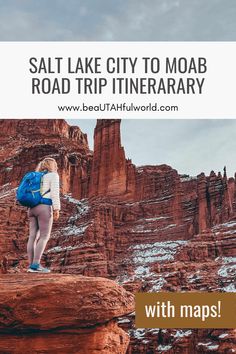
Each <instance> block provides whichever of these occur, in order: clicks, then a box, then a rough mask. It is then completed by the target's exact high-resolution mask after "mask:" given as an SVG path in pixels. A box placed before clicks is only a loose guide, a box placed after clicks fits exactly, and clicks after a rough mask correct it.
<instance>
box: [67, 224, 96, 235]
mask: <svg viewBox="0 0 236 354" xmlns="http://www.w3.org/2000/svg"><path fill="white" fill-rule="evenodd" d="M89 225H91V223H90V222H89V223H87V224H83V225H79V226H76V225H69V226H66V227H64V228H63V229H61V232H62V235H63V236H82V235H83V234H84V232H85V230H86V229H87V228H88V227H89Z"/></svg>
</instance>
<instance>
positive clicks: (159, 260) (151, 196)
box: [0, 120, 236, 354]
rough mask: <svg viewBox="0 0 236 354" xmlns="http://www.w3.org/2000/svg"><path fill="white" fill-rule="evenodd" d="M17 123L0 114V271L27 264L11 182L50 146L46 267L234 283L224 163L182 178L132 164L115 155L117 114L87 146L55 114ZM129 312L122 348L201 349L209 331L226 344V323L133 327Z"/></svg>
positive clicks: (230, 344)
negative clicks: (53, 184)
mask: <svg viewBox="0 0 236 354" xmlns="http://www.w3.org/2000/svg"><path fill="white" fill-rule="evenodd" d="M20 122H22V121H15V123H14V122H12V121H5V123H4V122H1V124H2V131H3V130H4V129H5V130H4V131H5V134H6V132H7V131H8V132H10V131H11V134H12V135H11V136H12V137H11V138H10V139H9V138H8V139H5V138H4V137H2V138H1V139H2V140H1V146H2V150H1V154H2V155H1V163H0V172H2V173H1V174H0V175H1V178H2V180H1V183H0V212H1V213H0V249H1V250H2V251H1V256H0V260H1V266H0V270H1V272H3V273H6V272H8V273H9V272H16V271H22V270H23V269H24V267H26V265H27V261H26V254H25V250H26V241H27V227H28V226H27V216H26V213H25V209H24V208H21V207H19V206H17V205H14V198H15V196H14V187H15V186H16V184H17V183H18V181H19V179H20V178H21V177H22V175H23V174H24V173H25V172H26V171H27V170H29V169H30V168H32V167H33V166H34V165H35V164H36V162H38V161H39V160H40V159H41V158H42V157H44V156H46V155H51V156H55V158H56V160H57V161H58V164H59V173H60V175H61V180H62V182H63V188H62V214H61V217H60V220H59V221H58V222H57V223H55V224H54V227H53V233H52V237H51V239H50V241H49V244H48V247H47V250H46V252H45V255H44V261H45V263H46V264H47V265H48V266H50V267H51V269H52V270H53V271H56V272H60V273H70V274H82V275H85V276H102V277H109V278H111V279H114V280H116V282H119V283H120V284H123V285H124V286H125V288H126V289H127V290H130V291H132V292H135V291H160V290H164V291H236V289H235V280H234V279H235V264H236V238H235V235H236V218H235V215H236V214H235V213H236V189H235V183H236V182H235V179H234V178H230V179H229V180H228V178H227V175H226V170H224V173H223V176H222V175H221V174H218V175H216V174H215V173H214V172H211V173H210V175H209V176H205V175H204V174H203V173H201V174H199V175H198V176H197V177H189V176H186V175H179V174H178V172H177V171H176V170H174V169H173V168H171V167H170V166H167V165H160V166H142V167H136V166H134V165H133V164H132V162H131V160H127V159H126V158H125V153H124V148H123V147H122V146H121V138H120V120H105V121H103V120H102V121H100V120H99V121H98V122H97V126H96V128H95V132H94V152H93V153H91V152H90V151H89V148H88V145H87V142H86V138H85V136H84V135H83V133H81V131H80V130H78V128H70V127H69V126H68V125H67V124H66V123H65V122H63V121H53V123H51V121H49V122H48V121H44V120H43V121H42V122H39V121H24V122H23V123H20ZM38 122H39V123H38ZM20 124H22V125H24V128H22V129H20V128H19V126H20ZM38 124H39V126H38ZM18 125H19V126H18ZM33 125H34V128H33ZM17 127H18V128H17ZM27 127H28V128H27ZM47 127H49V128H47ZM17 129H18V130H17ZM32 130H35V131H37V132H38V134H36V135H34V136H36V137H35V138H34V139H32V136H33V135H32V134H34V133H33V132H32ZM16 131H17V132H18V133H16ZM71 131H73V132H80V133H73V134H72V133H70V132H71ZM19 132H21V133H19ZM39 132H40V133H39ZM9 134H10V133H9ZM17 134H18V135H17ZM70 134H71V135H70ZM3 135H4V134H3ZM78 136H79V138H78ZM4 139H5V140H4ZM3 149H5V150H4V151H3ZM4 171H5V172H4ZM4 173H5V175H4ZM3 176H5V177H3ZM133 321H134V318H133V316H129V317H127V318H126V319H125V320H121V321H120V325H121V326H122V327H123V328H124V329H126V330H127V331H129V333H130V335H131V346H130V347H129V353H132V352H133V353H145V352H150V353H160V352H162V351H165V352H166V353H171V354H172V353H176V352H179V353H182V354H188V353H189V354H190V353H191V354H192V353H207V352H211V345H205V344H206V343H207V341H208V342H209V340H211V342H212V343H213V344H212V345H213V346H214V345H215V347H217V350H218V352H219V353H223V352H226V350H233V349H234V348H235V342H234V340H233V339H232V338H235V333H234V332H232V331H225V332H224V331H218V332H217V333H216V332H215V331H214V330H191V331H190V330H189V331H180V330H179V331H178V330H176V331H174V330H170V331H164V330H147V331H142V330H135V328H134V325H133ZM223 334H225V336H221V335H223ZM209 338H210V339H209ZM157 342H158V343H159V345H156V343H157ZM199 343H200V344H199ZM201 343H205V344H204V345H201ZM208 347H209V348H208ZM163 348H164V349H163Z"/></svg>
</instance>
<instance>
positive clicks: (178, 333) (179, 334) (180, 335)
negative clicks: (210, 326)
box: [174, 329, 192, 338]
mask: <svg viewBox="0 0 236 354" xmlns="http://www.w3.org/2000/svg"><path fill="white" fill-rule="evenodd" d="M191 334H192V331H191V330H187V331H184V330H182V329H179V330H177V331H176V333H175V334H174V337H175V338H183V337H189V336H190V335H191Z"/></svg>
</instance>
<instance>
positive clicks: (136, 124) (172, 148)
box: [67, 119, 236, 177]
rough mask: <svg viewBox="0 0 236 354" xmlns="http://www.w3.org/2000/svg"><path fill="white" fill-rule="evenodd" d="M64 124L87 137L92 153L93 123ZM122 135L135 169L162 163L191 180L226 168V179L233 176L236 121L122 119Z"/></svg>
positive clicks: (87, 121)
mask: <svg viewBox="0 0 236 354" xmlns="http://www.w3.org/2000/svg"><path fill="white" fill-rule="evenodd" d="M67 121H68V122H69V124H71V125H72V124H73V125H78V126H79V127H80V128H81V129H82V131H83V132H84V133H87V134H88V138H89V145H90V148H91V149H93V130H94V127H95V125H96V120H90V119H89V120H85V119H81V120H67ZM121 133H122V145H123V146H124V148H125V152H126V157H129V158H131V159H132V161H133V163H135V164H136V165H137V166H140V165H148V164H150V165H159V164H163V163H165V164H168V165H170V166H172V167H173V168H175V169H177V171H178V172H179V173H186V174H189V175H192V176H195V175H197V174H199V173H201V172H205V173H206V174H207V175H209V174H210V172H211V170H214V171H215V172H218V171H221V172H223V168H224V166H225V165H226V167H227V171H228V177H232V176H234V173H235V172H236V163H235V152H236V139H235V133H236V120H223V119H222V120H208V119H203V120H197V119H193V120H186V119H180V120H160V119H159V120H154V119H152V120H151V119H146V120H145V119H141V120H140V119H137V120H131V119H124V120H122V123H121Z"/></svg>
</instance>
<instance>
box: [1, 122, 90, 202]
mask: <svg viewBox="0 0 236 354" xmlns="http://www.w3.org/2000/svg"><path fill="white" fill-rule="evenodd" d="M0 146H1V150H0V185H1V186H2V185H5V184H7V183H10V184H11V186H13V187H14V186H17V185H18V184H19V181H20V180H21V178H22V177H23V175H24V174H25V173H26V172H28V171H30V170H34V169H35V166H36V164H37V163H38V162H39V161H40V160H41V159H43V158H44V157H46V156H51V157H53V158H55V159H56V160H57V162H58V165H59V170H60V176H61V184H62V192H63V193H66V192H71V193H72V194H73V195H74V196H76V197H77V198H83V197H84V196H86V195H87V194H88V173H89V169H90V163H91V157H92V153H91V152H90V150H89V147H88V143H87V136H86V134H83V133H82V132H81V130H80V129H79V128H78V127H73V126H69V125H68V124H67V123H66V122H65V121H64V120H49V119H40V120H37V121H35V120H30V119H27V120H24V119H21V120H4V119H1V120H0Z"/></svg>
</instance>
